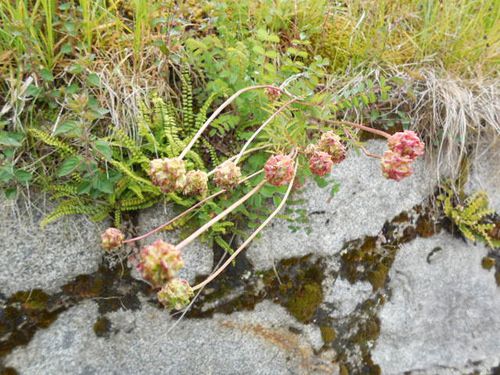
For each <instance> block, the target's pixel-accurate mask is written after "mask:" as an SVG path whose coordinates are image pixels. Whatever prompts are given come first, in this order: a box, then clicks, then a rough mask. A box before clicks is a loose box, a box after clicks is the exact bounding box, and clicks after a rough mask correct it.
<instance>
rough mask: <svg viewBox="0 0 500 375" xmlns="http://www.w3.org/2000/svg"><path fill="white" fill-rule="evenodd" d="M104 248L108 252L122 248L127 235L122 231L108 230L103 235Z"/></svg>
mask: <svg viewBox="0 0 500 375" xmlns="http://www.w3.org/2000/svg"><path fill="white" fill-rule="evenodd" d="M101 239H102V247H103V248H104V249H106V250H111V249H114V248H115V247H120V246H121V245H122V244H123V240H124V239H125V235H124V234H123V233H122V231H121V230H120V229H116V228H108V229H106V230H105V231H104V233H103V234H101Z"/></svg>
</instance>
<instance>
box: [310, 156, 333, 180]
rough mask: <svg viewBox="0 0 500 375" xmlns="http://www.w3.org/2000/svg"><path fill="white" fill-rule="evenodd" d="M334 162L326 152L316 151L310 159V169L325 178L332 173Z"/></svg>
mask: <svg viewBox="0 0 500 375" xmlns="http://www.w3.org/2000/svg"><path fill="white" fill-rule="evenodd" d="M332 167H333V160H332V158H331V156H330V155H329V154H327V153H326V152H324V151H314V152H313V153H312V154H311V156H310V157H309V169H310V170H311V172H312V173H313V174H315V175H318V176H324V175H326V174H328V173H330V172H331V171H332Z"/></svg>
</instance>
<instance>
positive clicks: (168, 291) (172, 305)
mask: <svg viewBox="0 0 500 375" xmlns="http://www.w3.org/2000/svg"><path fill="white" fill-rule="evenodd" d="M193 295H194V293H193V289H191V286H190V285H189V283H188V282H187V281H186V280H184V279H179V278H175V279H172V280H170V281H169V282H168V283H167V284H165V285H164V286H163V288H161V289H160V291H159V292H158V293H157V297H158V301H160V303H161V304H162V305H164V306H165V307H167V308H169V309H175V310H180V309H182V308H183V307H184V306H187V305H188V304H189V301H190V300H191V297H193Z"/></svg>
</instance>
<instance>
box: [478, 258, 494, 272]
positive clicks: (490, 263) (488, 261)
mask: <svg viewBox="0 0 500 375" xmlns="http://www.w3.org/2000/svg"><path fill="white" fill-rule="evenodd" d="M495 263H496V261H495V259H494V258H491V257H484V258H483V260H482V261H481V265H482V266H483V268H484V269H485V270H491V269H492V268H493V267H494V266H495Z"/></svg>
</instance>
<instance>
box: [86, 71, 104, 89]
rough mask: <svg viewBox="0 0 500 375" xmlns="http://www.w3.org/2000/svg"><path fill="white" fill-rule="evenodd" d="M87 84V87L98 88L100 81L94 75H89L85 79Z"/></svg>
mask: <svg viewBox="0 0 500 375" xmlns="http://www.w3.org/2000/svg"><path fill="white" fill-rule="evenodd" d="M87 84H88V85H89V86H96V87H99V86H100V85H101V79H100V78H99V76H98V75H97V74H95V73H90V74H89V75H88V77H87Z"/></svg>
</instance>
